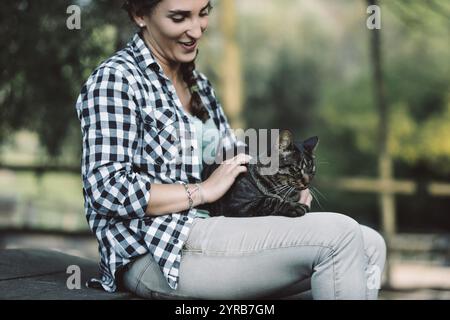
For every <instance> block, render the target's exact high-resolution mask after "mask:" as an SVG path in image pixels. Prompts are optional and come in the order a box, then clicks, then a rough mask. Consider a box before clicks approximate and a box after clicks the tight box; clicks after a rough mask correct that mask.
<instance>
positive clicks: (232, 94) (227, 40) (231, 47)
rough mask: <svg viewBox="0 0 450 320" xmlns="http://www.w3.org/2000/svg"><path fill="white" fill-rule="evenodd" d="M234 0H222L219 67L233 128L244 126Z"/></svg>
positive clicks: (225, 104) (227, 112) (226, 111)
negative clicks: (220, 58)
mask: <svg viewBox="0 0 450 320" xmlns="http://www.w3.org/2000/svg"><path fill="white" fill-rule="evenodd" d="M234 1H235V0H222V1H221V2H220V5H221V10H220V12H221V24H220V25H221V29H222V35H223V58H222V61H221V62H220V63H221V67H220V70H221V72H220V78H221V97H222V104H223V107H224V110H225V113H226V114H227V116H228V119H229V121H230V125H231V126H232V127H233V128H236V129H237V128H244V122H243V119H242V76H241V61H240V52H239V47H238V45H237V41H236V8H235V2H234Z"/></svg>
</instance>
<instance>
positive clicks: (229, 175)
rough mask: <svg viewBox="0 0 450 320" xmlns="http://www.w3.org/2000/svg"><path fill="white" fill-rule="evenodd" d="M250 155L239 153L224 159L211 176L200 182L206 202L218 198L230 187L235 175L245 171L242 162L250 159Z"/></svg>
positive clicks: (245, 168)
mask: <svg viewBox="0 0 450 320" xmlns="http://www.w3.org/2000/svg"><path fill="white" fill-rule="evenodd" d="M251 158H252V157H251V156H249V155H247V154H244V153H240V154H238V155H237V156H235V157H233V158H231V159H229V160H225V161H224V162H223V163H222V164H221V165H220V166H219V167H217V169H216V170H214V172H213V173H212V174H211V176H210V177H209V178H208V179H206V180H205V182H203V183H202V191H203V196H204V200H205V202H206V203H211V202H214V201H216V200H218V199H220V198H221V197H222V196H223V195H224V194H225V193H226V192H227V191H228V189H230V188H231V186H232V185H233V183H234V180H236V177H237V176H238V175H239V174H240V173H242V172H246V171H247V167H246V166H244V164H246V163H248V162H249V161H250V160H251Z"/></svg>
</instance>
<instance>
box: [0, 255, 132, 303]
mask: <svg viewBox="0 0 450 320" xmlns="http://www.w3.org/2000/svg"><path fill="white" fill-rule="evenodd" d="M70 265H77V266H79V267H80V270H81V288H80V289H73V290H70V289H68V288H67V284H66V283H67V279H68V278H69V277H70V276H71V274H68V273H67V267H68V266H70ZM97 276H98V263H97V262H95V261H91V260H88V259H84V258H80V257H76V256H71V255H68V254H64V253H61V252H57V251H51V250H39V249H7V250H0V299H17V300H29V299H32V300H128V299H137V298H136V297H135V296H134V295H132V294H130V293H127V292H116V293H108V292H105V291H103V290H100V289H91V288H87V287H86V286H85V283H86V281H87V280H88V279H90V278H92V277H97Z"/></svg>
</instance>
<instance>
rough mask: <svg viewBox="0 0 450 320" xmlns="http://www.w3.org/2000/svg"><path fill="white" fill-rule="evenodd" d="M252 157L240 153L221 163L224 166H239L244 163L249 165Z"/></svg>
mask: <svg viewBox="0 0 450 320" xmlns="http://www.w3.org/2000/svg"><path fill="white" fill-rule="evenodd" d="M251 159H252V157H251V156H250V155H248V154H245V153H240V154H238V155H237V156H234V157H233V158H231V159H228V160H225V161H224V162H223V163H225V164H233V165H241V164H245V163H249V162H250V160H251Z"/></svg>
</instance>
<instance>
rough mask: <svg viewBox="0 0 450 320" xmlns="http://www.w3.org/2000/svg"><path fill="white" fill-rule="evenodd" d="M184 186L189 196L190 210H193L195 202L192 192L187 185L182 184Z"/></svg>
mask: <svg viewBox="0 0 450 320" xmlns="http://www.w3.org/2000/svg"><path fill="white" fill-rule="evenodd" d="M182 185H183V187H184V190H186V193H187V196H188V200H189V210H191V209H192V207H193V206H194V200H192V194H191V191H190V190H189V187H188V185H187V183H185V182H182Z"/></svg>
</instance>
